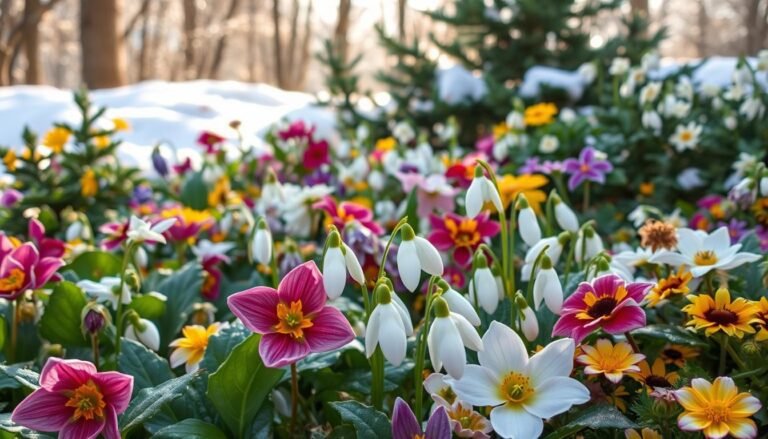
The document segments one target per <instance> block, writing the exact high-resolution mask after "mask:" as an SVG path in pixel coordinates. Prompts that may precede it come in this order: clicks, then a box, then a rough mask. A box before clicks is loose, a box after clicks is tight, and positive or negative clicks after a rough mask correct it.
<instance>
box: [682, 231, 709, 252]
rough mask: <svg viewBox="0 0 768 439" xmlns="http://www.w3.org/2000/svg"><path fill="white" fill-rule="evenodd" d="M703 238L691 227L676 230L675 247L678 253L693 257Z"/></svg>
mask: <svg viewBox="0 0 768 439" xmlns="http://www.w3.org/2000/svg"><path fill="white" fill-rule="evenodd" d="M702 241H703V238H702V237H701V236H700V235H698V234H697V233H696V232H694V231H693V230H691V229H687V228H683V229H678V230H677V249H678V250H679V251H680V253H682V254H684V255H686V256H688V257H693V255H694V254H696V252H697V251H699V249H701V245H702Z"/></svg>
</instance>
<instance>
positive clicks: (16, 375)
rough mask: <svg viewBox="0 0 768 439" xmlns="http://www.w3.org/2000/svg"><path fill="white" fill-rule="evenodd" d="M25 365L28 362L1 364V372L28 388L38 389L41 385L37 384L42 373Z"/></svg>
mask: <svg viewBox="0 0 768 439" xmlns="http://www.w3.org/2000/svg"><path fill="white" fill-rule="evenodd" d="M25 366H27V364H14V365H11V366H6V365H5V364H0V372H2V373H3V374H5V375H6V376H8V377H10V378H13V379H14V380H16V381H17V382H18V383H19V384H21V385H22V386H24V387H26V388H28V389H32V390H37V389H38V388H39V387H40V386H38V385H37V383H39V382H40V374H39V373H37V372H35V371H34V370H31V369H27V368H26V367H25Z"/></svg>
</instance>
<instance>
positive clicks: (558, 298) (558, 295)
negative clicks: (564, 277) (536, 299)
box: [544, 269, 563, 315]
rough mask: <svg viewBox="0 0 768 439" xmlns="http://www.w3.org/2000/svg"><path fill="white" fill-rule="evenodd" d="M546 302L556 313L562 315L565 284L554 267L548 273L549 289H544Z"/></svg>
mask: <svg viewBox="0 0 768 439" xmlns="http://www.w3.org/2000/svg"><path fill="white" fill-rule="evenodd" d="M544 302H545V303H546V304H547V308H549V310H550V311H552V312H553V313H554V314H557V315H560V311H562V309H563V285H562V284H561V283H560V278H559V277H557V273H556V272H555V270H554V269H552V271H551V272H550V273H548V274H547V289H546V290H544Z"/></svg>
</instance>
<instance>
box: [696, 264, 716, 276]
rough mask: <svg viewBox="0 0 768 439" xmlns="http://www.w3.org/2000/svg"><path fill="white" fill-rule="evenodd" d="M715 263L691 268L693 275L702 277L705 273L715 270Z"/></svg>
mask: <svg viewBox="0 0 768 439" xmlns="http://www.w3.org/2000/svg"><path fill="white" fill-rule="evenodd" d="M714 269H715V266H714V265H702V266H696V267H692V268H691V276H693V277H702V276H704V275H705V274H707V273H709V272H710V271H712V270H714Z"/></svg>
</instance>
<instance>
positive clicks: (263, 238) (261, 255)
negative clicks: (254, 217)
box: [250, 218, 273, 265]
mask: <svg viewBox="0 0 768 439" xmlns="http://www.w3.org/2000/svg"><path fill="white" fill-rule="evenodd" d="M272 247H273V243H272V232H271V231H270V230H269V227H267V222H266V221H265V220H264V218H259V222H257V223H256V231H255V232H254V233H253V239H252V240H251V248H250V250H251V257H252V258H253V259H255V260H256V261H257V262H259V263H260V264H264V265H269V264H270V263H271V262H272Z"/></svg>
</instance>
